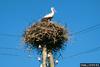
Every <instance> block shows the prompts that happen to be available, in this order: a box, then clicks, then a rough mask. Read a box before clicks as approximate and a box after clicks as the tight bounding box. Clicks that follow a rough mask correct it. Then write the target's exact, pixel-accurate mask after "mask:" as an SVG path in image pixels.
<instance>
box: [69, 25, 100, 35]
mask: <svg viewBox="0 0 100 67" xmlns="http://www.w3.org/2000/svg"><path fill="white" fill-rule="evenodd" d="M98 27H100V24H96V25H93V26H90V27H87V28H85V29H82V30H80V31H77V32H75V33H72V34H69V36H73V35H77V34H80V33H86V32H90V31H93V30H96V29H99V28H98Z"/></svg>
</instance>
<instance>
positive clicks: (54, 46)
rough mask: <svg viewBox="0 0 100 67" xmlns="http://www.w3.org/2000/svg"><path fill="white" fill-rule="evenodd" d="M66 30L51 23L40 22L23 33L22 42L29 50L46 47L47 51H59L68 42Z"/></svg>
mask: <svg viewBox="0 0 100 67" xmlns="http://www.w3.org/2000/svg"><path fill="white" fill-rule="evenodd" d="M67 34H68V33H67V30H66V29H65V28H64V27H62V26H60V25H58V24H54V23H53V22H47V21H40V22H37V23H35V24H33V25H32V26H31V27H29V28H28V29H27V30H26V31H25V32H24V36H23V38H24V42H25V43H26V44H27V45H29V46H31V48H36V49H39V48H38V47H39V45H40V46H41V48H43V47H46V48H47V50H48V51H51V50H52V51H59V50H60V49H61V48H62V47H63V46H64V43H65V42H66V41H67V40H68V36H67Z"/></svg>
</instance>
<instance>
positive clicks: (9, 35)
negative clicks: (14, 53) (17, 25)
mask: <svg viewBox="0 0 100 67" xmlns="http://www.w3.org/2000/svg"><path fill="white" fill-rule="evenodd" d="M0 36H7V37H21V35H16V34H7V33H0Z"/></svg>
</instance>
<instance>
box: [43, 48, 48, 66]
mask: <svg viewBox="0 0 100 67" xmlns="http://www.w3.org/2000/svg"><path fill="white" fill-rule="evenodd" d="M42 57H43V60H42V61H43V62H42V66H43V67H47V66H46V65H47V63H46V61H47V49H46V47H43V51H42Z"/></svg>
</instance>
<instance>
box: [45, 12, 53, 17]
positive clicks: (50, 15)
mask: <svg viewBox="0 0 100 67" xmlns="http://www.w3.org/2000/svg"><path fill="white" fill-rule="evenodd" d="M52 16H53V15H52V13H49V14H47V15H45V16H44V18H47V17H52Z"/></svg>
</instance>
